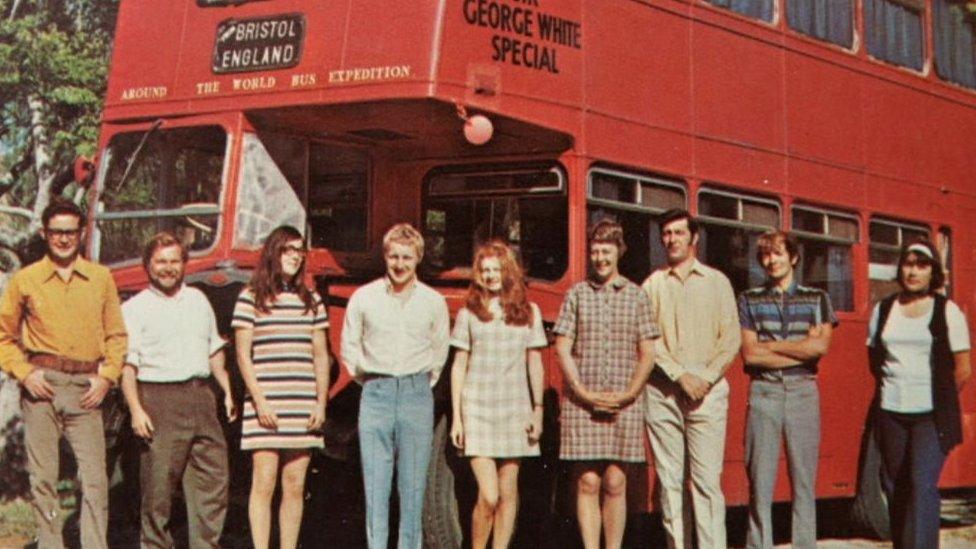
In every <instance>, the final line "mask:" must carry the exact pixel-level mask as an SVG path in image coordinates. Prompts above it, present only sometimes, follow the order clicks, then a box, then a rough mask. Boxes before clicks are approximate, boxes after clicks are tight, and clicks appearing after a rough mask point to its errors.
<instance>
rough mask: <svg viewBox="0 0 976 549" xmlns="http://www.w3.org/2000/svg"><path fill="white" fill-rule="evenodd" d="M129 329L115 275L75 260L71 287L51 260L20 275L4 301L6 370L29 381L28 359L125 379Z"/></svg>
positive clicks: (1, 322) (0, 342) (1, 348)
mask: <svg viewBox="0 0 976 549" xmlns="http://www.w3.org/2000/svg"><path fill="white" fill-rule="evenodd" d="M126 345H127V341H126V333H125V323H124V322H123V320H122V310H121V308H120V307H119V294H118V292H117V291H116V289H115V281H114V280H112V275H111V274H110V273H109V270H108V269H107V268H105V267H103V266H101V265H97V264H95V263H92V262H90V261H87V260H85V259H83V258H80V257H79V258H78V259H77V260H75V263H74V266H73V271H72V273H71V277H70V278H69V279H68V281H67V282H65V281H64V280H63V279H62V278H61V277H60V276H58V273H57V271H56V269H55V265H54V263H53V262H52V261H51V260H50V258H48V257H47V256H45V257H44V259H42V260H40V261H38V262H36V263H32V264H31V265H28V266H27V267H24V268H23V269H21V270H20V271H18V272H16V273H15V274H14V275H13V277H12V278H11V279H10V281H9V282H8V283H7V289H6V291H5V292H4V294H3V297H2V298H0V369H3V371H4V372H7V373H10V374H13V375H14V376H15V377H17V379H24V378H25V377H27V374H29V373H30V372H31V370H33V366H31V364H30V363H29V362H27V353H49V354H52V355H58V356H63V357H66V358H71V359H74V360H86V361H96V360H97V361H101V362H102V364H101V366H99V368H98V374H99V375H100V376H102V377H105V378H106V379H109V380H111V381H113V382H115V381H117V380H118V378H119V376H120V375H121V374H122V361H123V359H124V358H125V351H126Z"/></svg>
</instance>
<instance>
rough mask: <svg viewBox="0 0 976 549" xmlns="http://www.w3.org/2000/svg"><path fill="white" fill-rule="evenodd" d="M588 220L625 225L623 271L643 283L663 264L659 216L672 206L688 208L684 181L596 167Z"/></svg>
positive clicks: (621, 261)
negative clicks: (606, 220)
mask: <svg viewBox="0 0 976 549" xmlns="http://www.w3.org/2000/svg"><path fill="white" fill-rule="evenodd" d="M588 181H589V186H588V188H589V194H588V200H587V222H588V224H589V226H593V225H595V224H596V223H597V222H599V221H600V220H602V219H609V220H611V221H615V222H617V223H619V224H620V225H621V226H622V227H623V228H624V241H625V242H626V244H627V253H625V254H624V256H623V257H622V258H620V273H621V274H623V275H624V276H625V277H627V278H629V279H630V280H632V281H634V282H636V283H638V284H640V283H641V282H642V281H643V280H644V278H645V277H647V275H648V274H650V272H651V271H652V270H653V269H654V268H656V267H659V266H661V265H663V264H664V251H663V250H662V249H661V245H660V243H661V238H660V234H659V232H658V229H657V219H658V217H657V216H658V215H660V214H661V213H663V212H664V211H666V210H669V209H671V208H686V207H687V193H686V192H685V187H684V185H683V184H682V183H680V182H677V181H672V180H669V179H665V178H661V177H656V176H649V175H642V174H637V173H633V172H627V171H623V170H617V169H611V168H603V167H595V168H592V169H591V170H590V173H589V178H588Z"/></svg>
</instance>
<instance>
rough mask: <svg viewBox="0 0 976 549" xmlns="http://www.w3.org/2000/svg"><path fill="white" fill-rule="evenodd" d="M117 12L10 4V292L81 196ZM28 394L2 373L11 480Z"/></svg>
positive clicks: (2, 116) (3, 205)
mask: <svg viewBox="0 0 976 549" xmlns="http://www.w3.org/2000/svg"><path fill="white" fill-rule="evenodd" d="M117 11H118V0H0V17H2V19H0V292H2V291H3V286H4V282H5V281H6V278H7V276H8V275H9V274H10V273H11V272H13V271H14V270H16V269H17V268H19V267H20V266H21V265H22V264H23V263H24V261H25V258H26V257H27V253H28V249H29V246H30V244H31V240H32V237H34V236H35V235H37V232H38V229H39V228H40V216H41V212H42V211H43V210H44V208H45V206H47V204H48V202H49V201H50V198H51V196H52V195H60V194H62V193H64V192H65V191H66V190H67V191H69V192H70V191H71V190H72V189H71V188H70V186H69V185H66V183H68V182H70V178H66V177H63V174H64V173H65V172H66V170H68V169H69V168H70V166H71V165H72V162H73V161H74V159H75V157H76V156H78V155H92V153H94V151H95V148H96V146H97V142H98V122H99V117H100V112H101V105H102V97H104V95H105V86H106V74H107V67H108V61H109V57H110V53H111V45H112V36H113V33H114V30H115V18H116V13H117ZM68 173H70V172H68ZM84 191H85V189H83V188H81V189H79V188H76V189H74V192H73V193H72V194H73V198H74V199H75V201H76V202H79V203H80V202H82V201H83V199H84V194H85V193H84ZM18 394H19V391H17V390H16V387H12V384H11V383H10V381H9V380H5V379H4V378H3V376H2V375H0V429H2V430H0V470H3V471H5V474H6V473H11V472H13V471H16V470H20V467H22V464H20V463H11V462H8V460H14V461H17V459H16V456H19V455H20V453H19V452H17V451H13V450H16V446H17V445H16V443H17V442H18V441H19V440H20V437H21V436H22V434H21V433H20V429H19V426H18V417H19V406H18V403H17V395H18ZM11 442H13V443H14V446H13V447H11V446H10V444H11ZM3 480H4V481H6V482H5V485H7V486H8V487H10V482H11V481H10V479H8V478H4V479H3ZM0 495H2V496H11V495H18V494H10V493H7V492H6V491H4V492H3V493H2V494H0Z"/></svg>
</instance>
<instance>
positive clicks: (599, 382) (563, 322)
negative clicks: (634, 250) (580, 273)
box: [553, 276, 659, 463]
mask: <svg viewBox="0 0 976 549" xmlns="http://www.w3.org/2000/svg"><path fill="white" fill-rule="evenodd" d="M553 331H554V332H555V333H556V334H558V335H561V336H565V337H568V338H570V339H572V340H573V358H574V359H575V360H576V367H577V368H578V370H579V375H580V381H581V382H582V384H583V385H584V386H586V387H587V388H588V389H590V390H591V391H601V392H603V391H612V392H620V391H624V390H626V389H627V386H628V385H629V384H630V380H631V378H632V377H633V374H634V369H635V368H636V367H637V345H638V343H639V342H640V341H642V340H645V339H653V338H656V337H658V335H659V332H658V328H657V325H656V324H655V323H654V320H653V317H652V315H651V305H650V302H649V301H648V298H647V295H646V294H645V293H644V292H643V291H641V289H640V288H639V287H638V286H637V285H636V284H634V283H633V282H631V281H629V280H627V279H626V278H624V277H622V276H618V277H617V278H616V279H614V280H613V281H612V282H610V283H609V284H606V285H604V286H602V287H601V286H598V285H596V284H595V283H593V282H592V281H585V282H580V283H579V284H576V285H575V286H573V288H572V289H571V290H570V291H569V293H568V294H567V295H566V300H565V301H563V306H562V310H561V311H560V313H559V320H558V321H557V322H556V327H555V329H554V330H553ZM561 413H562V415H561V417H560V439H561V443H560V447H559V457H560V458H561V459H565V460H578V461H590V460H599V461H621V462H636V463H641V462H644V461H645V460H646V457H645V455H644V438H643V432H644V429H643V426H644V399H643V398H638V399H637V400H635V401H634V402H633V403H632V404H630V405H629V406H627V407H626V408H624V409H622V410H620V411H619V412H617V413H616V414H614V415H609V414H593V413H591V411H590V409H589V408H588V407H586V406H584V405H583V404H581V403H580V402H578V401H577V400H576V399H575V397H574V396H573V395H572V392H571V391H570V390H569V389H568V388H567V389H566V390H564V391H563V399H562V408H561Z"/></svg>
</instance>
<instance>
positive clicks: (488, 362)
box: [451, 241, 547, 548]
mask: <svg viewBox="0 0 976 549" xmlns="http://www.w3.org/2000/svg"><path fill="white" fill-rule="evenodd" d="M472 278H473V280H472V282H471V287H470V289H469V290H468V299H467V303H466V304H465V306H464V308H463V309H461V310H460V311H458V315H457V319H456V321H455V324H454V333H453V334H452V336H451V345H453V346H454V347H456V348H457V353H456V354H455V356H454V366H453V368H452V370H451V401H452V404H453V410H454V421H453V422H452V424H451V440H452V442H453V443H454V445H455V446H456V447H458V448H459V449H461V450H463V452H464V455H465V456H467V457H470V458H471V469H472V471H474V476H475V479H477V482H478V501H477V503H476V504H475V507H474V511H473V513H472V517H471V546H472V547H473V548H481V547H485V546H486V545H487V543H488V538H489V537H490V536H492V534H494V536H493V537H492V546H493V547H496V548H498V547H507V546H508V544H509V542H510V541H511V539H512V533H513V531H514V529H515V516H516V514H517V512H518V472H519V459H520V458H522V457H525V456H537V455H539V436H540V435H541V434H542V375H543V372H542V352H541V349H542V348H543V347H545V346H546V345H547V341H546V335H545V332H544V331H543V329H542V316H541V314H540V312H539V308H538V307H537V306H536V305H535V304H534V303H529V302H528V301H527V299H526V296H525V280H524V278H523V275H522V270H521V268H520V267H519V264H518V261H517V260H516V259H515V254H514V253H513V252H512V250H511V249H510V248H509V247H508V246H506V245H505V244H504V243H502V242H499V241H491V242H488V243H486V244H483V245H481V246H479V247H478V249H477V251H476V252H475V255H474V261H473V277H472Z"/></svg>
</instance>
